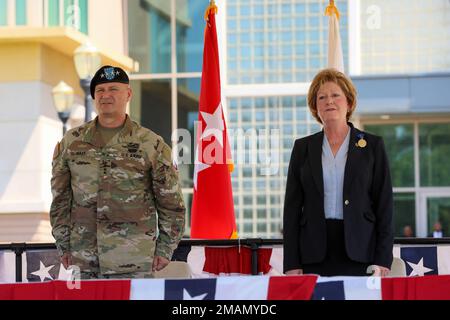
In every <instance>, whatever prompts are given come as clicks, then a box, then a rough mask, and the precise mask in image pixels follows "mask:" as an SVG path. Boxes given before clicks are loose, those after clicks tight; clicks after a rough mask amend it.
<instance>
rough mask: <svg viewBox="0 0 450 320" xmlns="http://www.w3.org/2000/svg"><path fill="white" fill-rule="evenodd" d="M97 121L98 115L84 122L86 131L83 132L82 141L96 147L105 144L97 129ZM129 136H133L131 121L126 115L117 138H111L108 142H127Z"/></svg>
mask: <svg viewBox="0 0 450 320" xmlns="http://www.w3.org/2000/svg"><path fill="white" fill-rule="evenodd" d="M97 123H98V116H97V117H96V118H95V119H94V120H92V121H90V122H88V123H87V124H86V131H85V134H84V138H83V141H84V142H87V143H89V144H92V145H94V146H96V147H99V148H102V147H104V146H105V145H106V144H105V143H104V141H103V138H102V135H101V133H100V131H99V130H98V129H97ZM131 136H133V122H132V121H131V119H130V117H129V116H128V115H126V119H125V124H124V126H123V128H122V130H121V131H120V132H119V134H118V135H117V138H113V139H112V140H111V141H110V142H109V144H113V143H112V142H117V143H122V142H127V141H128V138H129V137H131Z"/></svg>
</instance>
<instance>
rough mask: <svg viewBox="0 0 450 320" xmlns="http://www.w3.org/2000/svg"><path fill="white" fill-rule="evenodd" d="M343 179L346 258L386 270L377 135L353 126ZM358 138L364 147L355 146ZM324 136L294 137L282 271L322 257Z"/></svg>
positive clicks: (388, 194)
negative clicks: (364, 143) (363, 140)
mask: <svg viewBox="0 0 450 320" xmlns="http://www.w3.org/2000/svg"><path fill="white" fill-rule="evenodd" d="M349 126H350V127H351V132H350V143H349V149H348V155H347V162H346V165H345V175H344V190H343V196H344V199H343V203H344V210H343V212H344V230H345V247H346V251H347V255H348V256H349V257H350V259H352V260H354V261H357V262H362V263H370V264H375V265H380V266H384V267H387V268H390V267H391V264H392V248H393V227H392V211H393V208H392V207H393V199H392V184H391V177H390V171H389V164H388V160H387V156H386V151H385V148H384V143H383V140H382V139H381V137H378V136H375V135H372V134H368V133H366V132H362V131H360V130H358V129H356V128H354V127H353V125H352V124H351V123H349ZM361 135H362V136H363V137H364V139H365V140H366V142H367V146H366V147H364V148H361V147H359V146H357V145H356V143H357V142H358V141H359V139H360V137H361ZM323 139H324V133H323V131H322V132H319V133H316V134H314V135H311V136H308V137H305V138H302V139H298V140H297V141H295V145H294V148H293V150H292V155H291V160H290V163H289V171H288V177H287V184H286V196H285V202H284V216H283V236H284V271H285V272H286V271H288V270H292V269H300V268H301V267H302V264H304V263H305V264H309V263H318V262H321V261H323V260H324V258H325V254H326V249H327V248H326V243H327V238H326V237H327V234H326V224H325V210H324V195H323V193H324V191H323V174H322V142H323Z"/></svg>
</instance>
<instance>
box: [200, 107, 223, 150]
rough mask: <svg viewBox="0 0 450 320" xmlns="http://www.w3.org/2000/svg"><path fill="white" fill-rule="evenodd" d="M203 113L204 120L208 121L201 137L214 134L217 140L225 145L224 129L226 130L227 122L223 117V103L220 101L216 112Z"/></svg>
mask: <svg viewBox="0 0 450 320" xmlns="http://www.w3.org/2000/svg"><path fill="white" fill-rule="evenodd" d="M201 114H202V117H203V120H205V122H206V128H205V131H203V134H202V136H201V137H200V139H204V138H207V137H209V136H214V137H215V138H216V141H217V142H219V144H220V145H221V146H222V147H223V131H224V130H225V124H224V122H223V118H222V103H219V106H218V107H217V108H216V111H214V113H208V112H203V111H201Z"/></svg>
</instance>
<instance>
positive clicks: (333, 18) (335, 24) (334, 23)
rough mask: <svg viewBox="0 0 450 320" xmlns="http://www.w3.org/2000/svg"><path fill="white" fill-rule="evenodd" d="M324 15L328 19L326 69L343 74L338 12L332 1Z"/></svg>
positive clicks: (332, 0) (331, 0)
mask: <svg viewBox="0 0 450 320" xmlns="http://www.w3.org/2000/svg"><path fill="white" fill-rule="evenodd" d="M325 15H327V16H329V17H330V19H329V24H328V68H334V69H337V70H339V71H341V72H344V56H343V54H342V43H341V35H340V32H339V11H338V9H337V8H336V6H335V5H334V0H330V5H329V6H328V7H327V9H326V11H325Z"/></svg>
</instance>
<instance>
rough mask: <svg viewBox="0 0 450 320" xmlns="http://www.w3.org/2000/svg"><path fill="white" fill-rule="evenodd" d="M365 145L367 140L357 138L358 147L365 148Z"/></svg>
mask: <svg viewBox="0 0 450 320" xmlns="http://www.w3.org/2000/svg"><path fill="white" fill-rule="evenodd" d="M366 146H367V141H366V140H364V139H359V141H358V147H360V148H365V147H366Z"/></svg>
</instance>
